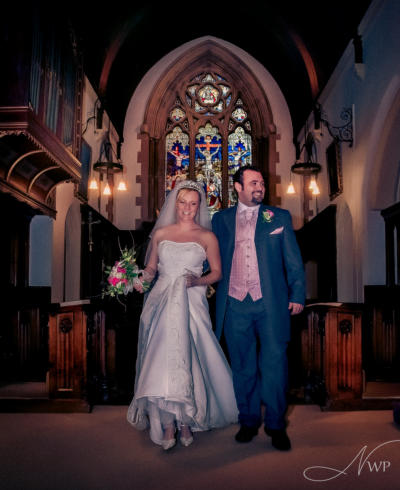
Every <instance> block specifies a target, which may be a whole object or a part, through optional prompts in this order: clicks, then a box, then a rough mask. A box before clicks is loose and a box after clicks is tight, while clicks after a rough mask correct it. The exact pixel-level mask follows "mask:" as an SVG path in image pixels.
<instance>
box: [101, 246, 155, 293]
mask: <svg viewBox="0 0 400 490" xmlns="http://www.w3.org/2000/svg"><path fill="white" fill-rule="evenodd" d="M135 256H136V252H135V249H134V248H133V247H132V248H130V249H128V248H125V249H124V250H122V251H121V257H120V259H119V260H118V261H116V262H115V263H114V265H113V266H112V267H107V268H106V273H107V275H108V278H107V282H108V284H107V287H106V288H105V289H104V290H103V293H102V297H103V298H104V296H111V297H117V298H118V297H119V296H120V295H121V294H123V295H127V294H128V293H129V292H131V291H133V289H139V292H145V291H148V289H149V288H150V283H149V282H147V281H141V280H140V279H139V275H140V274H141V273H142V272H143V271H142V270H141V269H140V268H139V267H138V265H137V263H136V258H135ZM134 286H136V288H134Z"/></svg>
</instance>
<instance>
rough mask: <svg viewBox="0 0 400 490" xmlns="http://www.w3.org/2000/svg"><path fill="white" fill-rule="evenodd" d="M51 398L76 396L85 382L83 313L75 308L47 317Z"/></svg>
mask: <svg viewBox="0 0 400 490" xmlns="http://www.w3.org/2000/svg"><path fill="white" fill-rule="evenodd" d="M49 349H50V352H49V358H50V373H49V374H50V376H49V392H50V396H52V397H60V398H62V397H65V398H79V397H81V396H82V394H83V392H84V389H85V385H86V313H85V312H84V311H83V310H82V309H81V308H79V307H75V308H73V309H70V310H69V311H63V310H61V312H59V313H55V314H53V315H51V316H50V331H49Z"/></svg>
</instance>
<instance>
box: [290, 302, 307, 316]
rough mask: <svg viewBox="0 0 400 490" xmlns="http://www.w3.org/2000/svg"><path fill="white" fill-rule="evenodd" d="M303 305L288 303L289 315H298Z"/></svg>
mask: <svg viewBox="0 0 400 490" xmlns="http://www.w3.org/2000/svg"><path fill="white" fill-rule="evenodd" d="M303 308H304V306H303V305H301V304H299V303H289V310H290V314H291V315H298V314H299V313H301V312H302V311H303Z"/></svg>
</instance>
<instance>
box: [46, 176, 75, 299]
mask: <svg viewBox="0 0 400 490" xmlns="http://www.w3.org/2000/svg"><path fill="white" fill-rule="evenodd" d="M56 189H57V194H56V207H57V216H56V219H55V220H54V223H53V254H52V255H53V263H52V284H51V285H52V288H51V301H52V303H59V302H62V301H65V294H64V253H65V219H66V216H67V213H68V210H69V207H70V205H71V203H72V202H74V200H75V199H76V198H75V197H74V184H60V185H58V186H57V188H56ZM76 246H77V247H79V248H80V242H79V243H77V244H76Z"/></svg>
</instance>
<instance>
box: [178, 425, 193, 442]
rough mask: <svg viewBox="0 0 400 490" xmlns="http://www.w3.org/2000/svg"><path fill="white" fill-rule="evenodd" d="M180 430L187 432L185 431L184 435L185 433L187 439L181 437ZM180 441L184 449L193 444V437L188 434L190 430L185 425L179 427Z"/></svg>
mask: <svg viewBox="0 0 400 490" xmlns="http://www.w3.org/2000/svg"><path fill="white" fill-rule="evenodd" d="M182 429H187V430H185V433H186V435H187V436H188V437H185V436H182V433H183V431H182ZM180 441H181V444H182V446H185V447H188V446H190V445H191V444H192V442H193V435H192V433H191V432H190V428H189V427H188V426H187V425H186V426H185V425H182V426H181V437H180Z"/></svg>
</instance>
